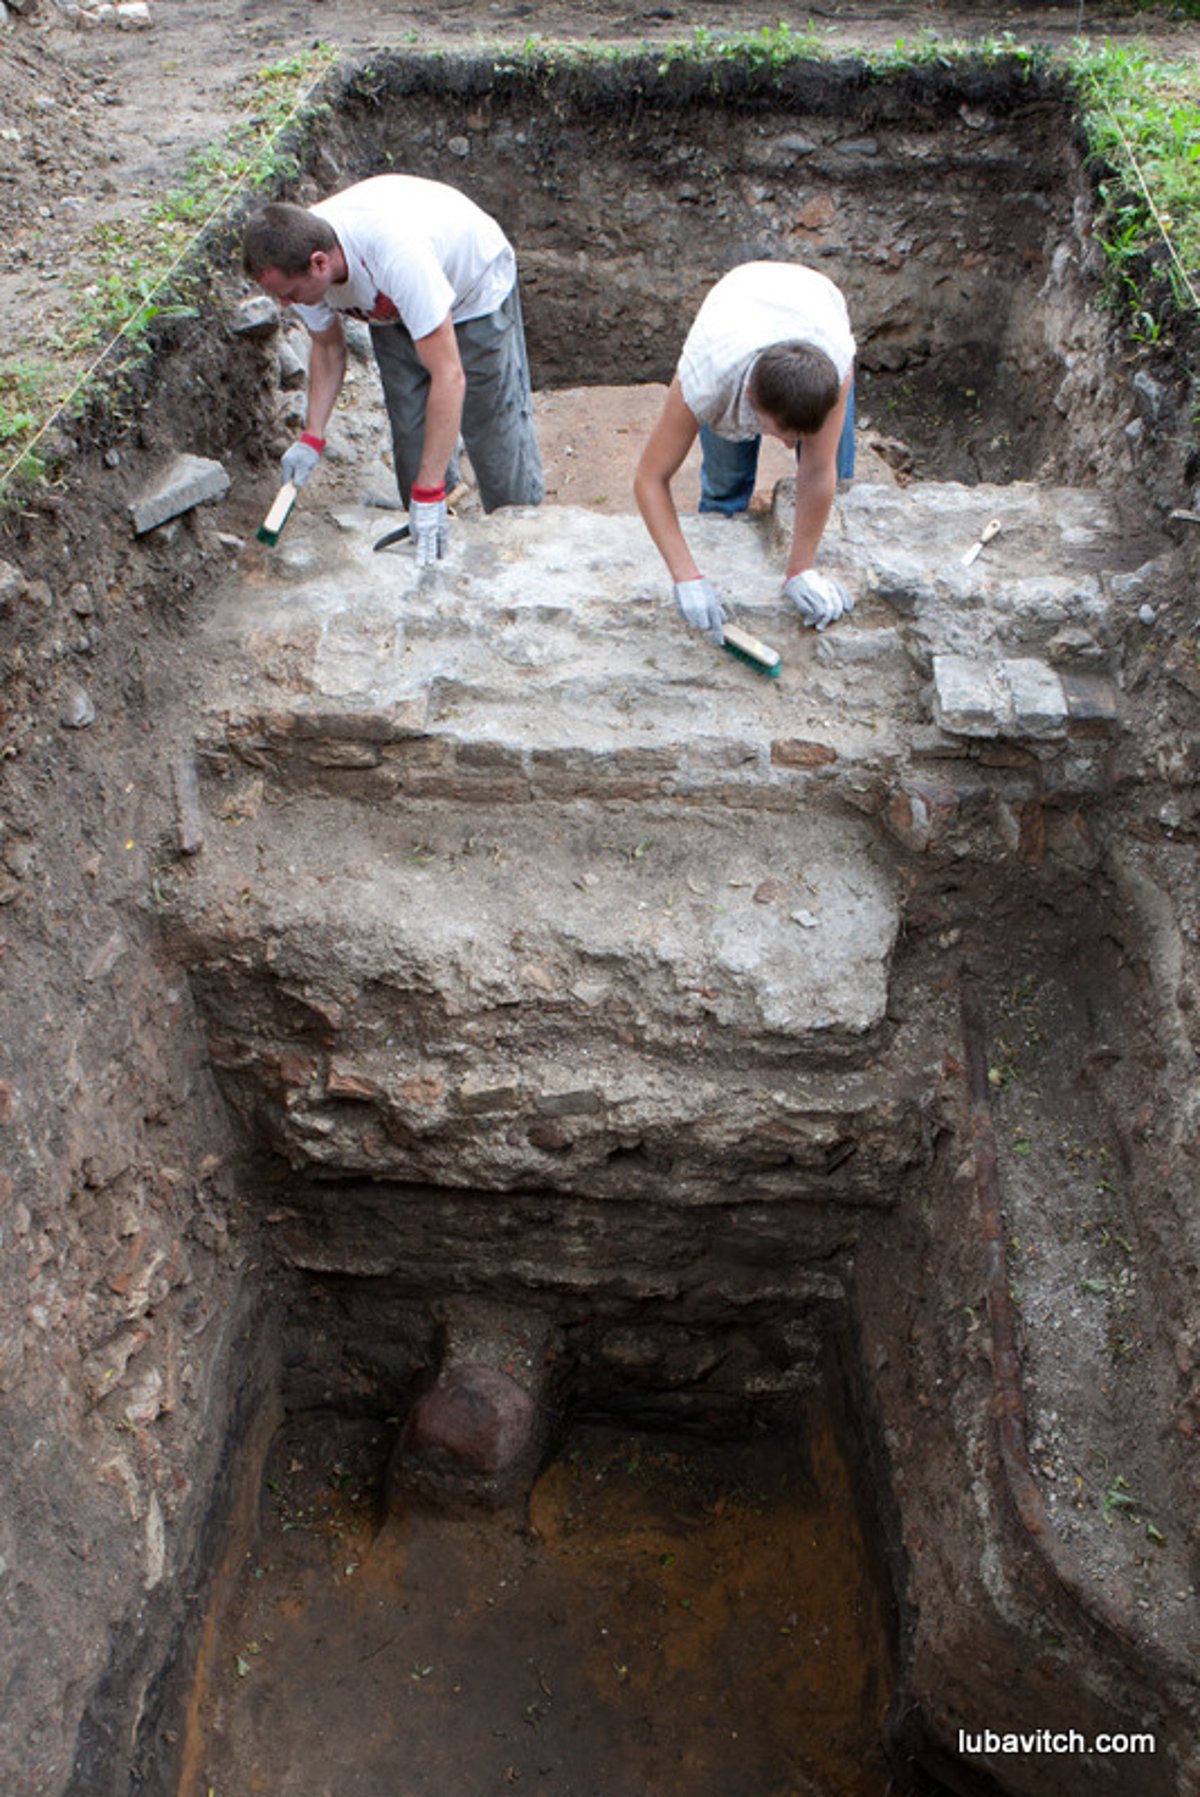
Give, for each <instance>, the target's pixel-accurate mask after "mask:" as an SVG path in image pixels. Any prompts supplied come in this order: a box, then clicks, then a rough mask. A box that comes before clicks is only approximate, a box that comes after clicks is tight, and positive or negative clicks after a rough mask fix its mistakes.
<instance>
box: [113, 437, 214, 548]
mask: <svg viewBox="0 0 1200 1797" xmlns="http://www.w3.org/2000/svg"><path fill="white" fill-rule="evenodd" d="M228 491H229V476H228V475H227V474H226V472H225V470H224V468H222V466H221V464H220V462H214V461H211V460H210V459H209V458H208V457H207V456H200V455H177V456H175V457H174V459H173V460H172V461H171V462H169V463H168V465H167V467H166V468H165V469H164V470H163V471H162V473H161V474H160V475H159V477H158V479H157V480H156V481H155V482H154V484H153V485H152V486H150V487H148V488H147V489H146V491H145V492H144V493H142V494H141V495H140V496H139V497H138V498H137V499H136V500H134V502H133V504H132V505H131V506H130V508H129V516H130V518H131V519H132V521H133V528H134V531H135V532H136V534H137V535H138V536H143V535H144V534H145V533H146V531H148V530H153V529H154V528H155V526H156V525H158V524H165V523H167V521H168V520H169V519H171V518H177V517H179V515H180V513H182V512H188V511H190V510H191V509H192V507H193V506H195V505H200V504H201V503H202V502H203V501H204V500H206V499H221V498H223V496H224V495H225V494H226V493H227V492H228Z"/></svg>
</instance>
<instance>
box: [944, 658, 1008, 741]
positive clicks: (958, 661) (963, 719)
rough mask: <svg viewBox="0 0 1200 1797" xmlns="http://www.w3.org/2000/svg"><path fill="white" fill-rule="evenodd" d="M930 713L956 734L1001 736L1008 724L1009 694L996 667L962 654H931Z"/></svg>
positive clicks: (1006, 731) (945, 728)
mask: <svg viewBox="0 0 1200 1797" xmlns="http://www.w3.org/2000/svg"><path fill="white" fill-rule="evenodd" d="M933 682H934V698H933V714H934V720H935V722H936V723H937V724H939V725H940V726H941V728H942V729H943V730H950V731H952V732H953V733H954V734H955V735H957V736H983V737H986V736H1003V735H1006V734H1007V733H1008V731H1009V730H1010V729H1011V727H1012V721H1013V715H1012V695H1011V693H1010V692H1009V690H1008V685H1007V682H1005V681H1004V680H1003V679H1002V678H1001V677H1000V676H999V673H998V670H997V669H996V668H995V667H993V666H991V665H989V664H988V663H986V662H982V661H975V660H973V659H972V658H971V657H969V656H966V655H935V656H934V658H933Z"/></svg>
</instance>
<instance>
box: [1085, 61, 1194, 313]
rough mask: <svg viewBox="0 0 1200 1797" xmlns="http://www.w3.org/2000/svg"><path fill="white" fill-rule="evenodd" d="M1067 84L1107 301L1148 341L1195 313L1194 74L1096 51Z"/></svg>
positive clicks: (1182, 67)
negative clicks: (1082, 145) (1087, 169)
mask: <svg viewBox="0 0 1200 1797" xmlns="http://www.w3.org/2000/svg"><path fill="white" fill-rule="evenodd" d="M1074 81H1075V87H1076V91H1077V92H1078V94H1079V97H1080V103H1081V107H1082V112H1083V122H1084V128H1085V130H1086V132H1087V137H1088V143H1089V147H1090V155H1091V160H1092V164H1093V167H1094V170H1095V174H1096V183H1097V192H1098V194H1099V198H1100V202H1101V212H1100V216H1099V218H1098V220H1097V225H1096V230H1097V236H1098V237H1099V239H1100V242H1101V243H1102V244H1103V246H1104V251H1105V256H1106V260H1107V266H1108V273H1109V284H1110V298H1111V299H1113V300H1114V302H1116V303H1118V304H1120V305H1122V306H1124V307H1126V308H1127V309H1128V311H1129V313H1130V316H1131V325H1132V331H1133V335H1134V336H1135V337H1136V338H1138V339H1139V340H1143V341H1151V342H1155V341H1157V340H1158V339H1159V337H1160V336H1161V334H1162V332H1163V329H1164V328H1165V326H1166V325H1167V323H1168V321H1169V318H1170V315H1171V313H1172V312H1196V311H1197V310H1200V291H1198V289H1200V72H1198V71H1197V70H1196V69H1195V68H1193V67H1190V66H1187V65H1174V66H1173V65H1170V64H1163V63H1157V62H1155V61H1154V60H1153V59H1152V58H1151V57H1150V56H1149V55H1148V54H1147V53H1145V52H1143V51H1140V50H1128V49H1120V48H1117V47H1115V46H1114V45H1112V44H1105V45H1104V46H1103V47H1102V48H1101V49H1100V50H1098V51H1092V50H1090V49H1083V50H1081V51H1080V52H1079V53H1078V54H1077V56H1076V60H1075V67H1074Z"/></svg>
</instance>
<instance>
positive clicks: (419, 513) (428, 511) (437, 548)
mask: <svg viewBox="0 0 1200 1797" xmlns="http://www.w3.org/2000/svg"><path fill="white" fill-rule="evenodd" d="M418 492H420V493H421V494H422V497H421V498H418V497H417V494H418ZM408 533H409V535H410V536H411V538H412V540H413V545H414V547H415V549H416V551H417V566H418V568H429V567H432V565H433V563H434V562H440V561H441V559H442V557H443V556H444V555H445V553H446V547H447V544H448V543H449V541H450V514H449V512H448V511H447V510H446V489H445V487H442V488H440V489H438V488H436V487H430V488H424V487H422V488H417V487H414V488H413V495H412V499H411V500H410V502H409V507H408Z"/></svg>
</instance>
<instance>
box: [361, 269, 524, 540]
mask: <svg viewBox="0 0 1200 1797" xmlns="http://www.w3.org/2000/svg"><path fill="white" fill-rule="evenodd" d="M454 335H455V337H456V338H457V340H458V353H459V356H460V358H461V360H462V365H463V373H464V374H465V375H466V377H467V388H466V393H465V395H464V397H463V410H462V439H463V442H464V443H465V445H466V449H467V454H468V455H469V456H470V458H471V467H472V468H473V469H474V471H475V479H476V480H477V481H478V483H479V496H480V498H481V499H482V500H483V509H484V511H485V512H494V511H495V509H496V507H497V506H499V505H540V504H541V502H542V499H543V498H544V497H545V491H546V488H545V482H544V481H543V479H542V458H541V454H540V453H539V450H538V445H537V436H536V433H535V431H534V428H533V393H532V390H531V387H530V381H529V360H528V357H527V356H526V354H525V330H524V327H523V325H522V323H521V300H520V296H519V295H518V293H517V289H516V287H515V285H514V287H513V289H512V291H511V292H510V293H509V295H508V297H507V298H506V299H505V301H504V303H503V304H502V305H501V306H498V307H497V309H496V310H495V311H494V312H491V313H489V314H488V315H487V317H486V318H469V319H467V321H466V322H465V323H464V324H456V325H455V327H454ZM371 342H372V345H373V347H374V350H375V360H376V363H377V364H378V367H379V378H380V380H381V381H382V382H383V397H384V403H385V405H386V406H387V413H388V418H389V420H390V422H391V426H392V452H393V455H394V456H395V461H396V483H397V485H398V486H399V488H400V497H401V499H402V500H403V501H404V503H405V505H406V506H407V505H408V503H409V500H410V498H411V496H412V488H413V482H414V480H415V479H416V477H417V470H418V468H419V467H420V463H421V445H422V442H423V440H424V436H425V404H426V399H427V397H428V393H429V375H428V373H427V372H426V370H425V367H424V366H423V364H422V362H421V358H420V357H419V356H418V354H417V351H416V347H415V345H414V343H413V340H412V338H411V337H410V336H409V334H408V332H407V331H406V330H405V328H404V326H403V325H401V324H387V325H372V326H371ZM457 478H458V468H457V457H454V458H452V459H451V464H450V466H449V468H447V470H446V488H447V491H449V490H450V489H451V488H452V487H453V486H454V485H455V483H456V481H457Z"/></svg>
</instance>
